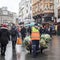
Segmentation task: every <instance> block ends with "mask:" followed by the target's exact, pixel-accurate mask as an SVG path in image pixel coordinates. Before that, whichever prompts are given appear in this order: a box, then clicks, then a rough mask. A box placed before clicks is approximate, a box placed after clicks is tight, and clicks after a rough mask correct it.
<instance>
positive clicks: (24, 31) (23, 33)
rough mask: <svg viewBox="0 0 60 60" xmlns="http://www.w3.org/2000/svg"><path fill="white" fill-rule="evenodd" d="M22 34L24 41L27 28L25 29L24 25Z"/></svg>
mask: <svg viewBox="0 0 60 60" xmlns="http://www.w3.org/2000/svg"><path fill="white" fill-rule="evenodd" d="M20 32H21V36H22V40H24V38H25V37H26V28H25V27H24V24H23V25H22V28H21V31H20Z"/></svg>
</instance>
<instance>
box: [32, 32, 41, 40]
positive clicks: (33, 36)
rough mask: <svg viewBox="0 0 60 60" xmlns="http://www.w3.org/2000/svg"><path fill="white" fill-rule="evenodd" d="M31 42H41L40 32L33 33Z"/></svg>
mask: <svg viewBox="0 0 60 60" xmlns="http://www.w3.org/2000/svg"><path fill="white" fill-rule="evenodd" d="M31 40H40V33H39V31H38V32H32V33H31Z"/></svg>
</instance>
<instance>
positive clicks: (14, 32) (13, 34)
mask: <svg viewBox="0 0 60 60" xmlns="http://www.w3.org/2000/svg"><path fill="white" fill-rule="evenodd" d="M10 34H11V40H12V41H16V40H17V37H18V36H19V33H18V30H17V29H16V28H12V29H11V31H10Z"/></svg>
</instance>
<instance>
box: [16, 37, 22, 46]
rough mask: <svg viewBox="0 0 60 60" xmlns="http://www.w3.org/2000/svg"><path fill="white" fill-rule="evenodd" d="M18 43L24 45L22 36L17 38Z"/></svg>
mask: <svg viewBox="0 0 60 60" xmlns="http://www.w3.org/2000/svg"><path fill="white" fill-rule="evenodd" d="M16 44H18V45H22V39H21V38H20V37H18V38H17V42H16Z"/></svg>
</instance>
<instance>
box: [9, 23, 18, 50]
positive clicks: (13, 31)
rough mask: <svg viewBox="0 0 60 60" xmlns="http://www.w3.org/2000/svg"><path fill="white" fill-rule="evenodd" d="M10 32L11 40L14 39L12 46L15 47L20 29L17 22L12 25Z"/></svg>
mask: <svg viewBox="0 0 60 60" xmlns="http://www.w3.org/2000/svg"><path fill="white" fill-rule="evenodd" d="M10 33H11V40H12V48H13V49H15V45H16V41H17V37H18V30H17V27H16V26H15V24H13V25H12V27H11V30H10Z"/></svg>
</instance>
